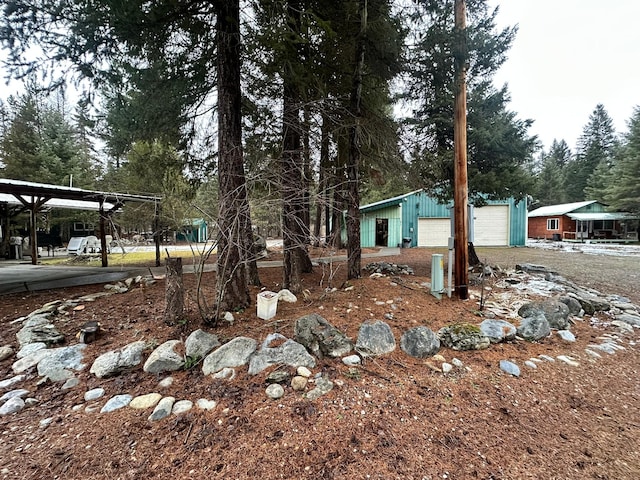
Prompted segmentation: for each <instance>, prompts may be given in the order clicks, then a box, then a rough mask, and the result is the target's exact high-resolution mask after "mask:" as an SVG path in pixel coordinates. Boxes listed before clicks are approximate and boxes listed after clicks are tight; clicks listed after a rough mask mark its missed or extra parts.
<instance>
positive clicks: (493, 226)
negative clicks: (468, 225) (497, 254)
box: [473, 205, 509, 247]
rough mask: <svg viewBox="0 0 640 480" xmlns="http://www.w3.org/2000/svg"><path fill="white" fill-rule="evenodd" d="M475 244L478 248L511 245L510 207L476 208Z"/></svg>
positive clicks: (489, 206)
mask: <svg viewBox="0 0 640 480" xmlns="http://www.w3.org/2000/svg"><path fill="white" fill-rule="evenodd" d="M473 216H474V219H475V220H474V222H475V225H474V233H475V238H474V241H473V244H474V245H475V246H478V247H498V246H506V245H509V206H508V205H488V206H486V207H481V208H474V215H473Z"/></svg>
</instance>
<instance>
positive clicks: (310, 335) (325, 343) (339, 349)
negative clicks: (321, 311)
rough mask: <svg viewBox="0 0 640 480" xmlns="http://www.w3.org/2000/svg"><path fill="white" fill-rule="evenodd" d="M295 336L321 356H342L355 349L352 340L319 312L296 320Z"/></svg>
mask: <svg viewBox="0 0 640 480" xmlns="http://www.w3.org/2000/svg"><path fill="white" fill-rule="evenodd" d="M294 338H295V340H296V342H298V343H300V344H302V345H304V346H305V347H306V348H307V349H308V350H309V351H310V352H311V353H312V354H313V355H315V356H316V357H319V358H322V357H323V356H327V357H332V358H337V357H342V356H344V355H346V354H347V353H349V352H350V351H351V350H353V343H352V342H351V340H349V338H347V336H346V335H345V334H344V333H342V332H341V331H340V330H338V329H337V328H336V327H334V326H333V325H331V324H330V323H329V322H328V321H327V320H325V319H324V318H322V317H321V316H320V315H318V314H317V313H312V314H310V315H305V316H304V317H301V318H299V319H298V320H296V323H295V328H294Z"/></svg>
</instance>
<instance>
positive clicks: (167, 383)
mask: <svg viewBox="0 0 640 480" xmlns="http://www.w3.org/2000/svg"><path fill="white" fill-rule="evenodd" d="M171 385H173V377H167V378H163V379H162V380H160V381H159V382H158V386H159V387H160V388H169V387H170V386H171Z"/></svg>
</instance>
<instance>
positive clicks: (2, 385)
mask: <svg viewBox="0 0 640 480" xmlns="http://www.w3.org/2000/svg"><path fill="white" fill-rule="evenodd" d="M25 378H27V376H26V375H15V376H13V377H11V378H7V379H5V380H2V381H0V390H6V389H7V388H11V387H13V386H14V385H16V384H18V383H20V382H22V381H23V380H24V379H25Z"/></svg>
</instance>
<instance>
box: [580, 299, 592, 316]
mask: <svg viewBox="0 0 640 480" xmlns="http://www.w3.org/2000/svg"><path fill="white" fill-rule="evenodd" d="M576 300H578V302H579V303H580V306H581V307H582V310H584V313H585V314H586V315H593V314H594V313H596V309H595V307H594V306H593V304H592V303H591V302H590V301H589V300H585V299H584V298H581V297H578V298H577V299H576Z"/></svg>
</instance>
